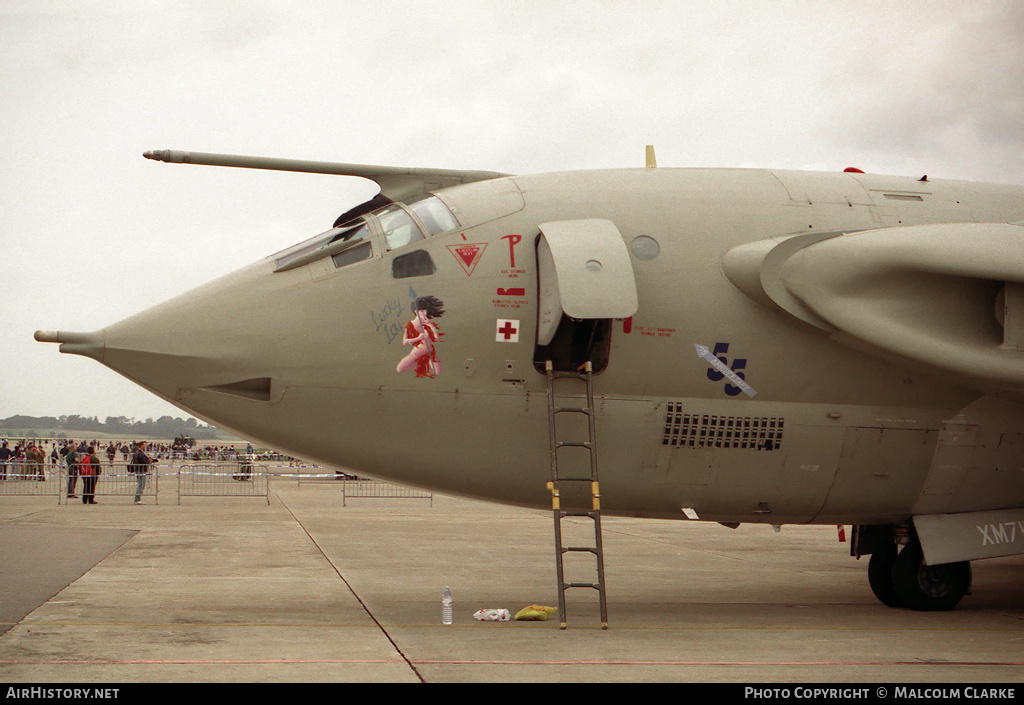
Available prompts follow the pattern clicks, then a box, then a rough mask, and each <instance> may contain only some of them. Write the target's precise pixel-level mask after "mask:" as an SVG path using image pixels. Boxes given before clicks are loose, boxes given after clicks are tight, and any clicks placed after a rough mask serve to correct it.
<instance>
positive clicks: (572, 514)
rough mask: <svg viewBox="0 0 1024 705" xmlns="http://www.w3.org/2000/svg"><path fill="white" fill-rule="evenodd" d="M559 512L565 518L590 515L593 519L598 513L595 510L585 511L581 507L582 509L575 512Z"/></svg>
mask: <svg viewBox="0 0 1024 705" xmlns="http://www.w3.org/2000/svg"><path fill="white" fill-rule="evenodd" d="M559 514H561V515H562V518H563V519H564V518H566V517H590V518H591V519H593V518H594V516H595V515H596V514H597V512H596V511H593V510H592V511H589V512H585V511H583V510H582V509H581V510H579V511H575V512H572V511H569V512H563V511H559Z"/></svg>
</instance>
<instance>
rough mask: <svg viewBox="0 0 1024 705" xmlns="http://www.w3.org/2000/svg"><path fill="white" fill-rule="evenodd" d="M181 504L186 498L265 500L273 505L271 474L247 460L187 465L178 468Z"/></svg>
mask: <svg viewBox="0 0 1024 705" xmlns="http://www.w3.org/2000/svg"><path fill="white" fill-rule="evenodd" d="M177 475H178V504H181V498H182V497H265V498H266V500H267V504H268V505H269V504H270V473H269V472H268V470H267V467H266V466H265V465H255V464H253V463H251V462H247V461H245V460H240V461H234V462H231V461H226V462H208V463H186V464H185V465H182V466H181V467H180V468H178V472H177Z"/></svg>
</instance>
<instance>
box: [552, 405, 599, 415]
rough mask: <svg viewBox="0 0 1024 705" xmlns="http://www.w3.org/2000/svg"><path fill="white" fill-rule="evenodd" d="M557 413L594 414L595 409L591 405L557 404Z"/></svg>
mask: <svg viewBox="0 0 1024 705" xmlns="http://www.w3.org/2000/svg"><path fill="white" fill-rule="evenodd" d="M555 413H556V414H561V413H573V414H592V413H594V410H593V409H591V408H590V407H589V406H556V407H555Z"/></svg>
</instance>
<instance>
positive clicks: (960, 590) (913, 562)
mask: <svg viewBox="0 0 1024 705" xmlns="http://www.w3.org/2000/svg"><path fill="white" fill-rule="evenodd" d="M892 580H893V586H894V587H895V589H896V593H897V594H898V595H899V596H900V597H901V598H902V599H903V601H904V603H905V604H906V606H907V607H910V608H911V609H915V610H921V611H942V610H951V609H953V608H954V607H956V605H957V604H958V603H959V602H960V600H961V598H963V596H964V595H966V594H967V591H968V590H970V587H971V564H970V563H968V562H967V561H961V562H958V563H943V564H941V565H931V566H926V565H925V564H924V553H923V552H922V551H921V546H920V544H917V543H912V544H908V545H907V546H904V548H903V550H902V551H900V553H899V555H898V556H896V560H895V562H894V563H893V567H892Z"/></svg>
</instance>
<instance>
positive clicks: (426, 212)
mask: <svg viewBox="0 0 1024 705" xmlns="http://www.w3.org/2000/svg"><path fill="white" fill-rule="evenodd" d="M409 210H411V211H412V212H413V213H415V214H416V216H417V217H418V218H419V219H420V220H421V221H422V222H423V226H424V227H425V228H426V229H427V234H428V235H440V234H441V233H445V232H448V231H449V230H455V229H456V228H457V227H459V221H457V220H456V219H455V216H454V215H452V212H451V211H450V210H448V206H446V205H445V204H444V203H442V202H441V199H440V198H438V197H437V196H428V197H427V198H424V199H422V200H420V201H416V202H414V203H410V204H409Z"/></svg>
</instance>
